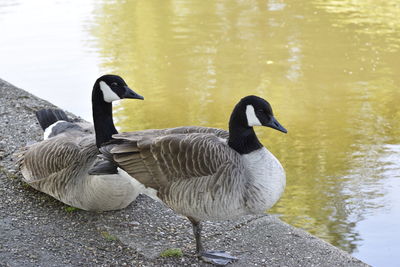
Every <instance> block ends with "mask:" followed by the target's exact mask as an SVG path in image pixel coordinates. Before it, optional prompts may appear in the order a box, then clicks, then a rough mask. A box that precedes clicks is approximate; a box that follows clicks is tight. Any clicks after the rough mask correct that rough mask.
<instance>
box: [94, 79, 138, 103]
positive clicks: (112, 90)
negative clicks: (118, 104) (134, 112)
mask: <svg viewBox="0 0 400 267" xmlns="http://www.w3.org/2000/svg"><path fill="white" fill-rule="evenodd" d="M96 84H97V85H98V86H99V88H100V91H101V92H102V95H103V100H104V101H105V102H107V103H111V102H113V101H115V100H120V99H123V98H132V99H142V100H143V99H144V98H143V96H141V95H139V94H138V93H136V92H134V91H133V90H132V89H130V88H129V87H128V85H127V84H126V83H125V81H124V80H123V79H122V78H121V77H119V76H118V75H111V74H107V75H103V76H101V77H100V78H98V79H97V81H96Z"/></svg>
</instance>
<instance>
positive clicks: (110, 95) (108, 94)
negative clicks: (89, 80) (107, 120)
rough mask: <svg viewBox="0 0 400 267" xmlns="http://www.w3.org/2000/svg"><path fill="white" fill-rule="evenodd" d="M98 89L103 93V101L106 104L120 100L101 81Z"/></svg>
mask: <svg viewBox="0 0 400 267" xmlns="http://www.w3.org/2000/svg"><path fill="white" fill-rule="evenodd" d="M100 89H101V91H102V92H103V96H104V101H106V102H108V103H111V102H113V101H115V100H120V99H121V98H120V97H119V96H118V95H117V94H116V93H114V91H113V90H111V88H110V86H108V85H107V84H106V83H105V82H103V81H101V82H100Z"/></svg>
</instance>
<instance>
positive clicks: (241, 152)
mask: <svg viewBox="0 0 400 267" xmlns="http://www.w3.org/2000/svg"><path fill="white" fill-rule="evenodd" d="M253 126H267V127H271V128H273V129H276V130H279V131H281V132H284V133H286V132H287V131H286V129H285V128H284V127H283V126H282V125H280V124H279V122H278V121H277V120H276V119H275V118H274V116H273V112H272V109H271V106H270V104H269V103H268V102H267V101H265V100H264V99H262V98H260V97H257V96H247V97H244V98H243V99H241V100H240V102H239V103H238V104H237V105H236V106H235V108H234V110H233V112H232V115H231V117H230V121H229V132H226V131H224V130H220V129H214V128H206V127H180V128H174V129H166V130H147V131H140V132H129V133H120V134H116V135H113V139H114V140H113V141H111V142H109V143H108V144H105V145H104V146H103V147H101V148H100V151H101V152H102V157H103V158H106V159H108V160H109V161H112V162H114V164H116V165H118V166H119V167H120V168H122V169H124V170H125V171H126V172H127V173H128V174H129V175H131V176H133V177H135V178H136V179H137V180H138V181H139V182H141V183H142V184H144V185H145V186H148V187H151V188H153V189H155V190H157V195H158V197H159V198H160V199H161V200H162V201H164V202H165V203H166V204H167V205H168V206H169V207H171V208H172V209H173V210H174V211H175V212H177V213H180V214H182V215H184V216H186V217H187V218H188V219H189V220H190V221H191V223H192V225H193V233H194V236H195V239H196V252H197V254H198V256H200V257H201V258H202V259H203V260H205V261H207V262H212V263H215V264H227V263H229V262H231V261H233V260H235V259H237V258H236V257H233V256H230V255H229V254H227V253H225V252H221V251H205V250H204V249H203V246H202V243H201V225H200V221H203V220H207V221H214V220H225V219H233V218H235V217H239V216H242V215H248V214H262V213H265V211H266V210H268V209H269V208H271V207H272V206H273V205H274V204H275V203H276V202H277V201H278V200H279V198H280V196H281V195H282V193H283V191H284V188H285V184H286V176H285V171H284V169H283V168H282V166H281V164H280V163H279V161H278V160H277V159H276V158H275V157H274V155H272V154H271V152H269V151H268V150H267V149H266V148H265V147H264V146H263V145H262V144H261V143H260V142H259V140H258V138H257V136H256V134H255V132H254V130H253Z"/></svg>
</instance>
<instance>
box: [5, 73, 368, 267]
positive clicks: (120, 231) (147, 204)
mask: <svg viewBox="0 0 400 267" xmlns="http://www.w3.org/2000/svg"><path fill="white" fill-rule="evenodd" d="M49 107H55V106H54V105H52V104H50V103H48V102H46V101H44V100H41V99H39V98H37V97H35V96H33V95H31V94H29V93H27V92H26V91H24V90H21V89H18V88H16V87H14V86H13V85H11V84H9V83H7V82H5V81H2V80H0V160H1V162H0V266H117V265H118V266H210V265H209V264H205V263H202V262H199V261H198V259H197V258H196V257H195V244H194V242H193V237H192V230H191V225H190V223H189V222H188V221H187V220H186V219H185V218H182V217H180V216H177V215H176V214H174V213H173V212H172V211H171V210H170V209H168V208H167V207H165V206H164V205H163V204H161V203H158V202H156V201H154V200H152V199H150V198H148V197H146V196H139V198H138V199H137V200H136V201H135V202H134V203H132V204H131V205H129V206H128V207H127V208H126V209H124V210H120V211H112V212H87V211H82V210H70V209H68V206H66V205H64V204H63V203H61V202H59V201H57V200H55V199H53V198H52V197H50V196H47V195H45V194H43V193H41V192H38V191H35V190H34V189H32V188H30V187H29V186H28V185H27V184H25V183H23V182H21V174H20V173H19V171H18V170H16V167H15V161H14V160H13V158H14V157H13V153H14V152H16V151H17V150H18V148H19V147H22V146H24V145H25V144H26V143H27V142H29V141H36V140H40V139H41V137H42V132H41V129H40V127H39V125H38V123H37V122H36V118H35V115H34V111H36V110H38V109H41V108H49ZM69 115H71V116H73V115H72V114H69ZM203 229H204V245H205V247H206V248H209V249H226V250H227V251H229V252H231V253H232V254H233V255H235V256H238V257H239V258H240V260H239V261H237V262H236V263H234V264H231V266H367V265H366V264H364V263H363V262H361V261H359V260H357V259H355V258H353V257H351V256H350V255H349V254H347V253H345V252H343V251H341V250H339V249H337V248H335V247H333V246H331V245H329V244H328V243H326V242H324V241H322V240H320V239H318V238H316V237H314V236H311V235H309V234H308V233H306V232H304V231H302V230H300V229H297V228H294V227H292V226H289V225H287V224H285V223H283V222H282V221H280V220H279V219H278V218H277V217H275V216H270V215H265V216H252V217H244V218H241V219H240V220H238V221H232V222H222V223H205V224H204V227H203ZM171 248H180V249H181V250H182V252H183V255H182V256H178V257H161V256H160V254H161V253H162V252H163V251H165V250H166V249H171Z"/></svg>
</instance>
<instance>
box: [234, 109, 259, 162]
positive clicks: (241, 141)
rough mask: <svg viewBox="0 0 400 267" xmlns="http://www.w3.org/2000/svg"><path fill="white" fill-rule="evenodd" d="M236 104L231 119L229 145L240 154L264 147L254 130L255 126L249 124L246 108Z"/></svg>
mask: <svg viewBox="0 0 400 267" xmlns="http://www.w3.org/2000/svg"><path fill="white" fill-rule="evenodd" d="M240 108H241V107H238V106H236V107H235V109H234V110H233V112H232V115H231V118H230V120H229V139H228V145H229V146H230V147H231V148H232V149H234V150H235V151H236V152H238V153H239V154H248V153H250V152H253V151H255V150H257V149H260V148H262V147H263V145H262V144H261V143H260V141H259V140H258V138H257V135H256V133H255V132H254V129H253V127H249V126H247V118H246V115H245V114H246V113H245V112H244V110H240Z"/></svg>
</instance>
